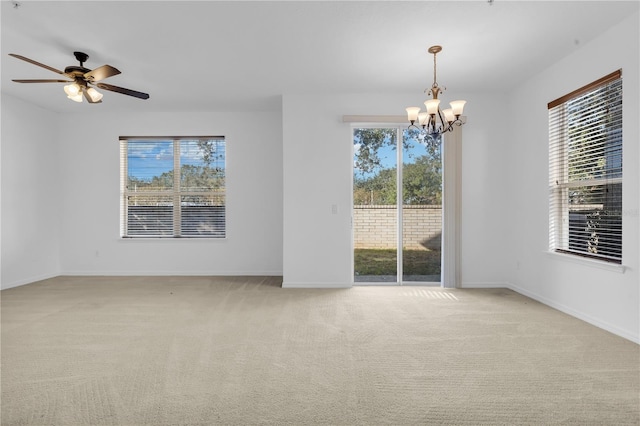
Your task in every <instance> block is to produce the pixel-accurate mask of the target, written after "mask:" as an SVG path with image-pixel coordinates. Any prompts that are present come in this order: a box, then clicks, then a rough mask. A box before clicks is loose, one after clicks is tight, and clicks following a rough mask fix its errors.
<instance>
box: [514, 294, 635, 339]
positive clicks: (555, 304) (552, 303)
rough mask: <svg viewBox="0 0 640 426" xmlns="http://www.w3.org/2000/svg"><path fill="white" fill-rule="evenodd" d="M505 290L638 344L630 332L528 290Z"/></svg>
mask: <svg viewBox="0 0 640 426" xmlns="http://www.w3.org/2000/svg"><path fill="white" fill-rule="evenodd" d="M507 288H509V289H511V290H513V291H515V292H516V293H520V294H522V295H524V296H527V297H530V298H531V299H533V300H536V301H538V302H540V303H542V304H545V305H547V306H549V307H552V308H554V309H557V310H559V311H560V312H564V313H565V314H567V315H571V316H572V317H575V318H578V319H579V320H582V321H584V322H588V323H589V324H591V325H594V326H596V327H598V328H601V329H603V330H606V331H608V332H610V333H613V334H615V335H617V336H620V337H622V338H625V339H627V340H630V341H632V342H634V343H637V344H640V336H638V335H637V334H634V333H632V332H630V331H629V330H625V329H622V328H620V327H617V326H615V325H613V324H609V323H608V322H606V321H602V320H600V319H598V318H594V317H592V316H591V315H588V314H585V313H584V312H581V311H578V310H576V309H573V308H570V307H568V306H566V305H563V304H561V303H558V302H555V301H553V300H551V299H548V298H546V297H544V296H540V295H539V294H536V293H533V292H531V291H529V290H526V289H523V288H521V287H518V286H516V285H513V284H508V285H507Z"/></svg>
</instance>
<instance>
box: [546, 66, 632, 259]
mask: <svg viewBox="0 0 640 426" xmlns="http://www.w3.org/2000/svg"><path fill="white" fill-rule="evenodd" d="M548 109H549V194H550V195H549V215H550V227H549V244H550V249H551V250H553V251H559V252H565V253H571V254H576V255H580V256H587V257H593V258H597V259H601V260H605V261H610V262H615V263H621V262H622V72H621V71H620V70H618V71H616V72H614V73H611V74H609V75H607V76H605V77H603V78H601V79H599V80H597V81H595V82H593V83H591V84H589V85H587V86H584V87H582V88H580V89H578V90H576V91H574V92H572V93H570V94H568V95H566V96H563V97H562V98H559V99H557V100H555V101H553V102H550V103H549V104H548Z"/></svg>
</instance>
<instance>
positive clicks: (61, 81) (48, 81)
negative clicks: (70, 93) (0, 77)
mask: <svg viewBox="0 0 640 426" xmlns="http://www.w3.org/2000/svg"><path fill="white" fill-rule="evenodd" d="M11 81H15V82H16V83H73V80H11Z"/></svg>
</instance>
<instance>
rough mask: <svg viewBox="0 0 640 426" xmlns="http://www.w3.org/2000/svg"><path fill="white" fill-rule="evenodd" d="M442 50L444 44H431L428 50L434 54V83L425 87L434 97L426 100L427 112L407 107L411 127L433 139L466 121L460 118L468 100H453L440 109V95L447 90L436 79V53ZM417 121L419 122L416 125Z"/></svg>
mask: <svg viewBox="0 0 640 426" xmlns="http://www.w3.org/2000/svg"><path fill="white" fill-rule="evenodd" d="M440 51H442V46H431V47H430V48H429V50H428V52H429V53H432V54H433V84H432V85H431V88H430V89H425V93H427V95H431V97H432V99H428V100H426V101H425V103H424V106H425V107H426V109H427V110H426V111H425V112H420V107H409V108H407V116H408V119H409V122H410V123H411V124H410V125H409V129H416V130H418V131H419V132H420V134H421V136H423V137H425V138H428V139H429V140H431V141H435V140H437V139H439V138H440V135H442V134H443V133H446V132H449V131H451V130H453V126H454V125H456V126H462V125H463V124H464V123H463V121H462V120H461V119H460V116H462V110H463V109H464V104H466V103H467V101H461V100H460V101H451V102H450V105H451V108H447V109H445V110H441V109H440V99H438V95H439V94H440V93H441V92H442V91H444V90H446V87H442V88H441V87H440V86H438V82H437V81H436V54H438V53H439V52H440ZM416 122H417V123H418V124H417V125H416Z"/></svg>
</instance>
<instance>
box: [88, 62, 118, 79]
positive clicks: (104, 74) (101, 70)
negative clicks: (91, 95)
mask: <svg viewBox="0 0 640 426" xmlns="http://www.w3.org/2000/svg"><path fill="white" fill-rule="evenodd" d="M118 74H120V71H119V70H118V69H117V68H114V67H112V66H111V65H103V66H101V67H98V68H96V69H94V70H92V71H89V72H88V73H86V74H84V76H83V77H84V78H86V79H87V80H88V81H89V82H92V83H93V82H96V81H100V80H104V79H105V78H109V77H112V76H114V75H118Z"/></svg>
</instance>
